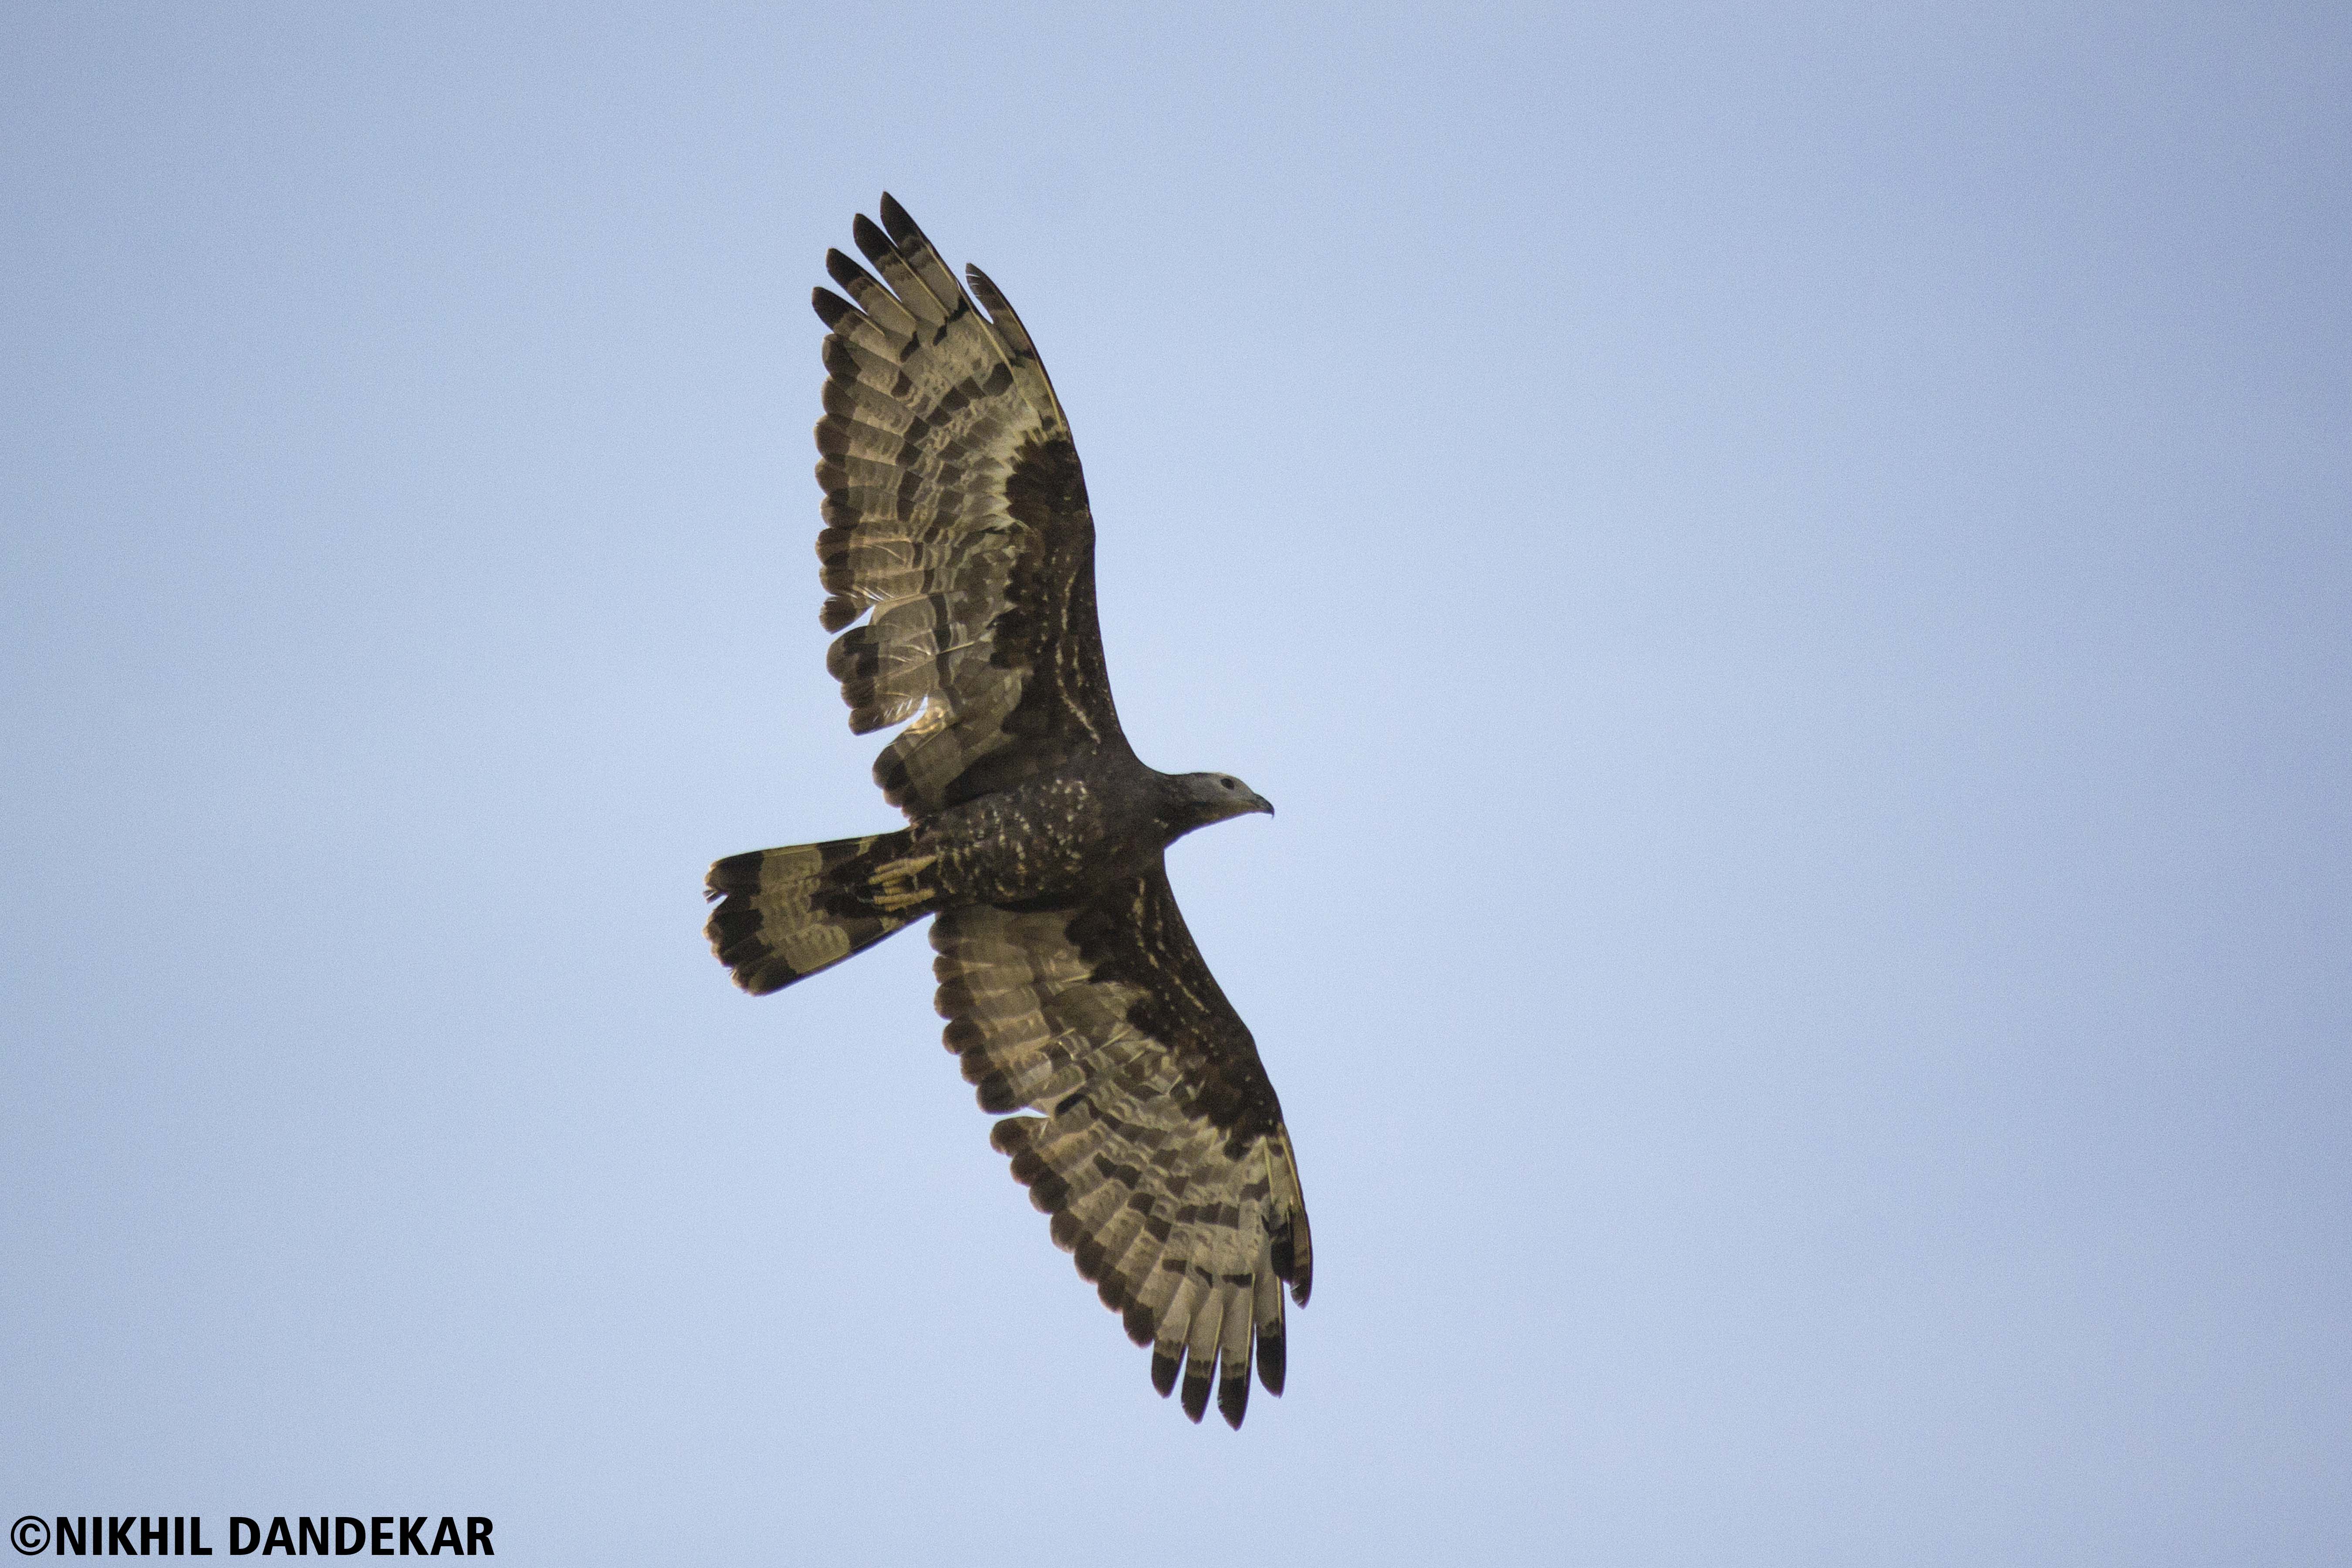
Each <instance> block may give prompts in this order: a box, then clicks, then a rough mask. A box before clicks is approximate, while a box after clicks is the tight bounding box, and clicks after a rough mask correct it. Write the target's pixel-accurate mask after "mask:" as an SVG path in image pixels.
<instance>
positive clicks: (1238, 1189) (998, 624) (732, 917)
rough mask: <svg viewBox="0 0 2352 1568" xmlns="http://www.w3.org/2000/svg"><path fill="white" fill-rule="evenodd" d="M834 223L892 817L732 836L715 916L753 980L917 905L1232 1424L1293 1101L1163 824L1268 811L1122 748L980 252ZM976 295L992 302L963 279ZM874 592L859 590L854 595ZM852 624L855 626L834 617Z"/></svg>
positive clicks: (1269, 1302) (1154, 1335) (828, 399)
mask: <svg viewBox="0 0 2352 1568" xmlns="http://www.w3.org/2000/svg"><path fill="white" fill-rule="evenodd" d="M852 233H853V234H854V235H855V236H856V241H857V247H858V249H859V250H861V251H863V252H864V253H865V255H866V260H867V261H868V262H869V263H870V264H871V265H872V266H873V268H874V272H877V273H879V274H880V275H881V276H880V278H879V279H877V278H876V277H875V276H874V274H873V273H869V272H867V271H866V269H865V268H861V267H859V266H858V265H857V263H856V262H855V261H852V260H850V259H849V258H847V257H845V256H844V255H843V254H842V253H841V252H839V251H837V250H835V251H831V252H828V253H827V254H826V256H825V258H824V259H825V270H826V271H828V272H829V273H831V274H832V275H833V279H834V281H835V283H837V284H839V285H840V286H841V289H842V290H843V292H844V293H845V294H847V296H848V298H847V299H844V298H842V296H841V295H840V294H835V293H834V292H832V291H831V290H830V289H817V290H816V293H815V297H814V303H815V306H816V313H817V314H818V315H819V316H820V317H822V318H823V319H824V324H825V325H826V326H827V327H828V328H830V329H831V331H830V332H829V334H828V335H827V336H826V338H825V340H824V368H825V372H826V381H825V384H824V418H823V419H821V420H819V421H818V422H817V426H816V447H817V452H818V454H819V458H818V462H817V466H816V478H817V483H818V484H819V485H820V486H822V487H823V488H824V507H823V515H824V523H825V526H824V531H822V532H821V533H819V534H818V535H817V542H816V552H817V559H818V560H819V562H820V563H822V580H823V582H824V590H825V594H826V595H827V596H826V598H825V601H824V607H823V609H822V611H821V612H820V619H821V620H822V621H823V623H824V628H825V630H827V631H829V632H839V633H840V634H841V635H840V636H839V637H836V638H835V641H834V644H833V648H832V651H831V653H830V654H829V655H828V656H827V658H826V659H825V666H826V668H828V669H829V670H831V671H832V673H833V674H834V675H835V677H836V678H837V679H839V680H840V682H841V694H842V697H843V699H844V700H845V701H847V703H848V704H849V710H850V713H849V727H850V728H851V729H852V730H853V731H856V732H857V733H859V734H864V733H866V732H867V731H874V730H879V729H883V728H885V727H887V726H888V725H892V724H898V723H900V722H902V721H909V720H911V721H912V722H910V723H908V724H907V727H906V729H904V730H903V731H900V732H899V734H898V737H897V738H896V739H895V740H893V741H892V742H890V743H889V744H888V745H887V746H886V747H884V748H883V751H882V754H881V756H880V757H879V758H878V759H877V762H876V763H875V765H874V776H875V778H876V780H877V782H878V783H879V784H881V786H882V793H883V794H884V795H885V796H887V798H888V800H889V801H890V804H892V805H896V806H898V808H899V809H900V810H902V811H904V812H905V813H906V815H907V818H908V826H906V827H904V828H901V829H899V830H898V831H897V832H894V833H877V834H869V835H867V836H866V837H859V838H842V839H835V840H834V841H832V842H830V843H824V844H803V845H795V846H793V847H786V848H781V849H761V850H754V851H752V852H751V853H750V854H747V855H735V856H730V857H729V858H727V859H724V860H721V861H719V863H718V864H717V865H715V866H713V867H711V868H710V875H709V884H708V888H709V897H710V898H712V899H714V900H718V903H719V907H718V909H717V910H715V911H713V913H712V914H711V917H710V923H709V928H708V931H709V937H710V944H711V947H712V949H713V951H715V952H717V953H718V954H719V961H720V962H721V963H725V964H726V965H727V966H728V968H730V970H732V971H733V972H734V975H735V983H736V984H738V985H740V986H741V987H742V988H743V989H744V990H746V991H749V992H752V993H754V994H764V993H767V992H770V991H776V990H780V989H782V987H784V986H786V985H790V984H792V983H793V982H794V981H796V980H800V979H803V978H805V977H806V976H808V975H811V974H814V973H817V972H818V971H819V970H822V969H825V968H828V967H830V966H831V965H833V964H835V963H840V962H841V961H842V960H843V959H845V958H847V957H848V956H849V955H850V954H852V953H854V952H858V951H860V950H861V949H864V948H867V947H871V946H872V945H873V944H874V943H876V942H880V941H881V940H882V939H883V938H884V937H887V936H888V935H890V934H891V933H892V932H893V931H898V930H899V929H900V928H901V927H904V926H907V925H910V924H912V923H913V922H914V921H918V920H920V919H921V918H923V917H924V916H925V915H930V916H932V917H934V919H933V921H932V923H931V946H932V947H933V948H934V949H935V950H936V951H937V952H938V957H937V959H936V960H935V961H934V962H933V964H932V968H933V971H934V973H936V974H937V976H938V978H939V992H938V997H937V1004H938V1007H939V1011H940V1016H942V1017H944V1018H946V1019H947V1021H948V1024H947V1047H948V1049H950V1051H953V1052H955V1053H956V1054H957V1055H958V1056H959V1057H961V1058H962V1062H963V1076H964V1077H965V1079H968V1080H969V1081H970V1082H971V1083H972V1084H974V1085H976V1086H977V1087H978V1089H979V1095H980V1104H981V1108H982V1110H988V1111H992V1112H997V1113H1003V1112H1007V1111H1013V1112H1021V1114H1015V1115H1009V1116H1005V1117H1004V1119H1003V1121H999V1122H997V1123H996V1127H995V1131H994V1132H993V1133H992V1136H991V1139H990V1142H992V1143H993V1144H994V1145H995V1147H996V1148H997V1149H998V1150H999V1151H1001V1152H1003V1153H1005V1154H1008V1155H1010V1156H1012V1160H1013V1176H1014V1177H1015V1178H1016V1179H1017V1180H1019V1181H1021V1182H1022V1183H1024V1184H1026V1185H1027V1187H1028V1188H1029V1195H1030V1199H1031V1201H1032V1202H1034V1204H1035V1205H1036V1206H1037V1207H1038V1208H1040V1209H1042V1210H1044V1211H1045V1213H1046V1214H1048V1215H1052V1216H1053V1237H1054V1240H1055V1243H1057V1244H1058V1245H1059V1246H1061V1247H1064V1248H1065V1249H1066V1250H1068V1251H1070V1252H1072V1253H1075V1254H1076V1259H1077V1266H1078V1272H1079V1273H1080V1274H1081V1275H1083V1276H1085V1277H1086V1278H1087V1279H1089V1280H1092V1281H1094V1282H1095V1284H1096V1285H1097V1287H1098V1289H1099V1292H1100V1294H1101V1296H1102V1300H1103V1304H1104V1305H1105V1306H1107V1307H1108V1308H1110V1309H1111V1310H1113V1311H1115V1312H1118V1313H1119V1314H1120V1315H1121V1317H1122V1318H1123V1319H1124V1321H1125V1322H1126V1326H1127V1331H1128V1334H1129V1337H1130V1338H1131V1339H1133V1340H1134V1341H1135V1342H1136V1343H1137V1344H1139V1345H1143V1344H1148V1345H1150V1346H1151V1347H1152V1353H1151V1381H1152V1384H1153V1385H1154V1386H1156V1387H1157V1388H1158V1389H1159V1391H1160V1394H1162V1395H1163V1396H1164V1395H1166V1394H1168V1393H1169V1392H1170V1391H1171V1390H1172V1389H1173V1388H1174V1387H1175V1386H1176V1383H1177V1380H1178V1376H1179V1373H1181V1375H1182V1381H1183V1384H1184V1401H1183V1403H1184V1413H1185V1414H1186V1415H1189V1416H1191V1417H1192V1419H1193V1420H1194V1421H1198V1420H1200V1419H1201V1415H1202V1412H1203V1411H1204V1410H1206V1409H1207V1407H1208V1402H1209V1384H1210V1381H1211V1378H1212V1375H1214V1376H1215V1379H1216V1382H1217V1409H1218V1410H1219V1412H1220V1413H1221V1414H1223V1416H1224V1418H1225V1420H1226V1421H1227V1422H1228V1423H1230V1424H1231V1425H1233V1426H1240V1425H1241V1424H1242V1415H1243V1412H1244V1410H1245V1409H1247V1407H1248V1405H1249V1375H1250V1365H1251V1360H1252V1353H1253V1350H1255V1360H1256V1365H1257V1375H1258V1381H1259V1382H1261V1383H1263V1384H1265V1388H1266V1392H1268V1393H1269V1394H1280V1393H1281V1392H1282V1381H1283V1310H1284V1309H1283V1300H1282V1288H1283V1286H1284V1285H1285V1284H1287V1285H1288V1286H1289V1288H1290V1294H1291V1297H1292V1299H1293V1300H1297V1302H1298V1303H1299V1305H1301V1306H1304V1305H1306V1303H1307V1290H1308V1287H1309V1284H1310V1282H1311V1279H1312V1277H1313V1269H1314V1255H1313V1251H1312V1249H1311V1247H1310V1246H1309V1244H1308V1240H1307V1205H1306V1200H1305V1198H1304V1197H1303V1196H1302V1194H1301V1193H1300V1191H1299V1185H1298V1170H1297V1163H1296V1162H1295V1161H1294V1159H1293V1158H1292V1155H1291V1151H1290V1135H1289V1132H1288V1131H1287V1130H1286V1128H1285V1127H1284V1126H1283V1122H1282V1106H1281V1103H1280V1102H1279V1101H1278V1100H1276V1099H1275V1094H1274V1085H1273V1084H1272V1083H1270V1082H1268V1081H1267V1079H1266V1076H1265V1068H1263V1067H1262V1066H1260V1065H1259V1062H1258V1057H1257V1047H1256V1046H1255V1043H1254V1042H1253V1041H1252V1040H1251V1038H1250V1032H1249V1030H1248V1028H1247V1027H1246V1026H1244V1024H1243V1023H1242V1020H1241V1016H1240V1015H1238V1014H1236V1013H1235V1012H1234V1008H1233V1004H1231V1003H1230V1002H1227V1001H1226V1000H1225V995H1224V993H1223V991H1221V990H1219V989H1218V988H1217V983H1216V981H1215V979H1214V978H1213V977H1212V976H1211V974H1210V973H1209V967H1208V965H1207V964H1206V963H1203V962H1202V959H1201V952H1200V950H1199V949H1198V948H1196V947H1195V946H1193V944H1192V935H1191V933H1190V932H1189V931H1186V930H1185V929H1184V917H1183V916H1182V915H1181V914H1180V913H1179V912H1178V911H1177V909H1176V897H1175V894H1174V893H1173V892H1171V890H1170V889H1169V886H1168V870H1167V867H1166V864H1165V862H1164V859H1163V852H1164V851H1165V850H1166V849H1167V847H1168V846H1169V845H1170V844H1171V843H1173V842H1175V841H1176V840H1177V839H1178V838H1181V837H1183V836H1184V835H1185V834H1187V833H1190V832H1192V830H1193V829H1194V828H1196V827H1205V826H1208V825H1209V824H1211V823H1213V822H1222V821H1223V820H1224V819H1225V818H1227V817H1232V816H1243V815H1244V814H1246V813H1249V812H1267V813H1271V812H1272V811H1273V810H1274V807H1273V806H1271V805H1267V804H1266V803H1265V801H1264V800H1262V799H1260V798H1259V797H1258V796H1257V795H1255V794H1253V793H1252V792H1251V791H1250V789H1249V788H1248V787H1247V786H1246V785H1244V784H1242V782H1241V781H1240V780H1239V779H1236V778H1234V777H1232V776H1230V775H1228V774H1225V773H1160V772H1158V771H1157V770H1155V769H1152V768H1149V767H1146V766H1145V765H1144V764H1143V763H1141V762H1139V761H1138V760H1137V758H1136V755H1135V752H1134V751H1133V750H1132V749H1131V748H1130V747H1129V745H1128V743H1127V737H1126V735H1125V734H1124V733H1123V732H1121V731H1120V729H1119V724H1118V712H1117V710H1114V709H1113V707H1112V706H1111V697H1110V678H1109V676H1108V673H1107V672H1106V670H1105V669H1104V667H1103V646H1102V634H1101V631H1100V629H1099V628H1098V626H1097V623H1096V620H1095V577H1094V572H1095V567H1094V557H1095V525H1094V517H1093V515H1092V513H1091V512H1090V511H1089V510H1087V486H1086V479H1085V478H1084V476H1083V475H1082V474H1081V472H1080V470H1079V468H1078V453H1077V448H1076V447H1075V446H1073V445H1072V444H1071V439H1070V426H1069V421H1068V419H1067V418H1066V416H1064V414H1063V412H1062V405H1061V402H1060V400H1059V399H1058V398H1056V397H1055V395H1054V385H1053V383H1052V382H1051V381H1049V380H1047V379H1046V375H1045V366H1044V364H1042V363H1039V361H1038V358H1037V351H1036V348H1035V347H1034V345H1033V344H1032V343H1031V342H1030V341H1029V334H1028V332H1027V331H1024V330H1023V328H1022V325H1021V318H1020V317H1018V316H1016V315H1014V314H1013V307H1012V306H1010V305H1008V304H1006V303H1005V300H1004V296H1003V294H1002V293H1000V292H998V291H997V288H996V285H995V284H993V283H992V282H990V281H989V280H988V278H987V276H986V274H984V273H982V271H981V270H980V268H977V267H972V268H966V269H965V276H966V277H967V278H969V279H971V294H970V295H967V294H966V293H965V292H964V290H963V289H961V287H959V286H958V284H957V282H956V279H955V275H954V274H953V273H951V272H950V271H949V270H948V268H947V266H946V264H945V263H943V262H942V261H941V260H940V255H939V252H938V251H936V250H934V249H933V248H932V247H931V243H930V241H929V240H928V239H926V238H925V237H923V231H922V230H920V229H919V228H917V227H916V226H915V223H914V220H913V219H912V218H909V217H908V216H907V214H906V211H905V209H904V208H902V207H900V206H899V205H898V203H897V202H895V201H893V200H892V199H891V198H890V197H889V196H888V195H884V196H883V198H882V223H881V225H880V226H878V227H877V226H876V225H875V224H873V223H872V222H870V221H869V220H868V219H867V218H866V217H865V216H863V215H862V214H861V215H860V216H858V218H857V220H856V225H855V226H854V228H853V230H852ZM974 295H976V296H978V298H979V300H980V303H981V305H982V306H983V307H985V309H986V312H987V313H986V314H984V315H983V314H982V311H981V310H976V309H974V308H973V305H972V296H974ZM861 617H863V618H862V619H861ZM853 623H855V624H853Z"/></svg>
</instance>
